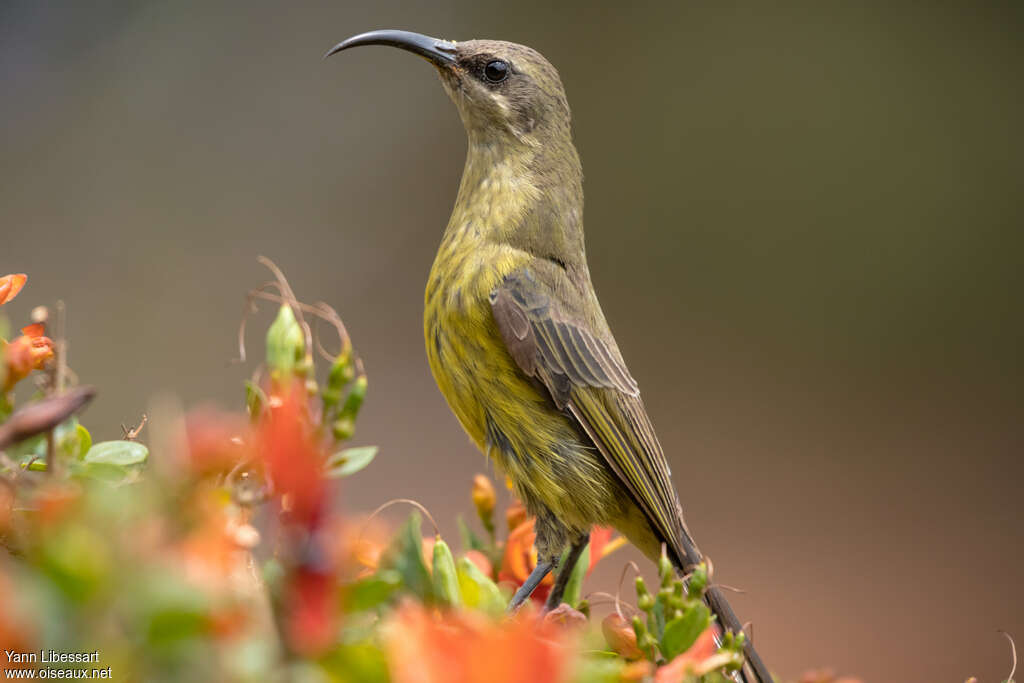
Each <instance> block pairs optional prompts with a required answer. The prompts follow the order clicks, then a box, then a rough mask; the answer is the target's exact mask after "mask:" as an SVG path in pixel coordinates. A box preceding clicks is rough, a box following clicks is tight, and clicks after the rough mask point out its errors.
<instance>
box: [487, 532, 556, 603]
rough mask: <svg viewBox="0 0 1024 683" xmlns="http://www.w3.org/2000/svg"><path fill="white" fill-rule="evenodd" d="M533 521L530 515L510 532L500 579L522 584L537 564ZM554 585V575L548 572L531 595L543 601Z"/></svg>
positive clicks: (502, 559) (536, 599)
mask: <svg viewBox="0 0 1024 683" xmlns="http://www.w3.org/2000/svg"><path fill="white" fill-rule="evenodd" d="M533 523H534V518H533V517H530V518H529V519H527V520H526V521H525V522H523V523H522V524H520V525H519V526H517V527H516V528H515V529H513V530H512V531H511V532H510V533H509V535H508V539H507V540H506V541H505V553H504V555H502V558H501V567H500V568H499V569H498V581H508V582H510V583H513V584H515V585H516V586H521V585H523V582H525V581H526V577H528V576H529V575H530V572H531V571H533V570H534V568H535V567H536V566H537V549H536V548H534V547H533V543H534V541H535V540H536V538H537V534H536V532H535V531H534V530H533ZM554 585H555V577H554V575H553V574H548V575H547V576H545V577H544V580H543V581H541V582H540V584H539V585H538V586H537V589H536V590H535V591H533V595H531V596H530V597H531V598H532V599H533V600H534V601H536V602H541V603H543V602H544V601H545V600H546V599H547V597H548V593H550V592H551V587H552V586H554Z"/></svg>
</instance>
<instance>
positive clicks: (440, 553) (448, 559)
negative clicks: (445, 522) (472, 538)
mask: <svg viewBox="0 0 1024 683" xmlns="http://www.w3.org/2000/svg"><path fill="white" fill-rule="evenodd" d="M433 581H434V595H436V596H437V598H438V600H439V601H440V602H441V604H443V605H446V606H448V607H458V606H459V605H461V604H462V596H461V593H460V592H459V577H458V575H457V574H456V572H455V558H454V557H452V551H451V549H450V548H449V547H448V544H447V543H445V542H444V540H443V539H442V538H441V537H440V536H438V537H437V540H435V541H434V558H433Z"/></svg>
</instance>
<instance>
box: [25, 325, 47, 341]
mask: <svg viewBox="0 0 1024 683" xmlns="http://www.w3.org/2000/svg"><path fill="white" fill-rule="evenodd" d="M21 333H22V334H23V335H25V336H26V337H28V338H29V339H35V338H36V337H42V336H43V335H44V334H46V325H45V324H43V323H32V324H31V325H25V327H23V328H21Z"/></svg>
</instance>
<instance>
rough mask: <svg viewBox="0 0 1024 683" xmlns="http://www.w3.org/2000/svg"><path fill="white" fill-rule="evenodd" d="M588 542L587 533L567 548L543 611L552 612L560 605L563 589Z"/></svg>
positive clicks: (588, 536) (588, 534)
mask: <svg viewBox="0 0 1024 683" xmlns="http://www.w3.org/2000/svg"><path fill="white" fill-rule="evenodd" d="M589 542H590V533H589V532H587V533H585V534H583V535H582V536H580V537H579V538H577V539H576V540H575V541H573V542H572V545H571V546H569V554H568V555H567V556H566V558H565V562H564V563H563V564H562V566H561V568H559V570H558V578H556V579H555V587H554V588H552V589H551V593H549V594H548V601H547V602H546V603H545V604H544V611H545V612H547V611H549V610H553V609H554V608H556V607H558V606H559V605H560V604H562V595H564V594H565V587H566V586H567V585H569V577H571V576H572V572H573V569H575V568H576V562H578V561H579V559H580V555H581V554H582V553H583V549H584V548H586V547H587V543H589Z"/></svg>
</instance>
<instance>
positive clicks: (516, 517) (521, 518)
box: [505, 500, 527, 531]
mask: <svg viewBox="0 0 1024 683" xmlns="http://www.w3.org/2000/svg"><path fill="white" fill-rule="evenodd" d="M526 517H527V515H526V508H525V507H523V504H522V503H521V502H520V501H518V500H517V501H514V502H513V503H512V504H511V505H509V506H508V510H505V521H506V522H507V523H508V529H509V531H511V530H513V529H515V528H516V527H518V526H521V525H522V523H523V522H525V521H526Z"/></svg>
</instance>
